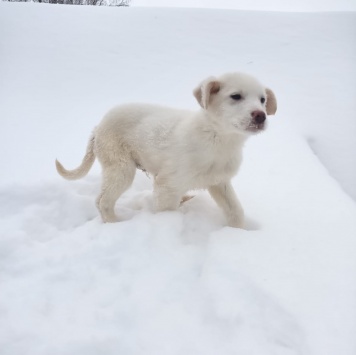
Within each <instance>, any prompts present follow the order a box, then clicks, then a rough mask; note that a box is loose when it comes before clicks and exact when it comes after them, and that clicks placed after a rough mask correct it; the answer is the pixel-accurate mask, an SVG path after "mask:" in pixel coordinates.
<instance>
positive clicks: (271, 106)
mask: <svg viewBox="0 0 356 355" xmlns="http://www.w3.org/2000/svg"><path fill="white" fill-rule="evenodd" d="M266 95H267V100H266V112H267V115H274V114H275V113H276V111H277V99H276V96H275V95H274V92H273V91H272V90H271V89H269V88H266Z"/></svg>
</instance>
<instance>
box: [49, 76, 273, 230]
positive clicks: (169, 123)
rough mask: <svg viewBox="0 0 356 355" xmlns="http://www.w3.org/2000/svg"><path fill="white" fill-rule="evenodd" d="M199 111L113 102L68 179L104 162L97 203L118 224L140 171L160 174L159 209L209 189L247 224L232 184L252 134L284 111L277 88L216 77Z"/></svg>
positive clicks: (205, 86) (233, 219)
mask: <svg viewBox="0 0 356 355" xmlns="http://www.w3.org/2000/svg"><path fill="white" fill-rule="evenodd" d="M194 96H195V97H196V99H197V101H198V102H199V104H200V106H201V110H200V111H198V112H191V111H185V110H177V109H172V108H165V107H159V106H153V105H147V104H128V105H122V106H118V107H115V108H113V109H112V110H111V111H109V112H108V113H107V114H106V115H105V117H104V118H103V120H102V122H101V123H100V124H99V125H98V126H97V127H96V128H95V130H94V132H93V134H92V136H91V138H90V140H89V143H88V147H87V152H86V154H85V157H84V158H83V161H82V164H81V165H80V166H79V167H78V168H77V169H75V170H66V169H65V168H64V167H63V166H62V165H61V164H60V163H59V162H58V161H56V166H57V171H58V173H59V174H60V175H61V176H63V177H64V178H66V179H69V180H71V179H79V178H81V177H83V176H84V175H86V174H87V173H88V171H89V169H90V168H91V166H92V165H93V162H94V160H95V157H97V158H98V160H99V161H100V163H101V166H102V175H103V181H102V188H101V193H100V195H99V197H98V198H97V207H98V209H99V211H100V214H101V217H102V219H103V221H104V222H116V221H118V218H117V216H116V215H115V212H114V206H115V202H116V200H117V199H118V198H119V197H120V195H121V194H122V193H123V192H124V191H125V190H127V189H128V188H129V186H130V185H131V184H132V181H133V179H134V176H135V172H136V169H137V168H138V169H141V170H144V171H146V172H148V173H149V174H151V175H152V176H153V177H154V197H155V207H156V210H157V211H163V210H175V209H177V208H178V207H179V204H180V201H181V199H182V197H183V196H184V194H185V193H186V192H187V191H189V190H192V189H208V191H209V193H210V194H211V196H212V197H213V199H214V200H215V201H216V203H217V204H218V205H219V206H220V207H221V208H222V209H223V211H224V213H225V216H226V218H227V222H228V225H229V226H231V227H239V228H242V227H243V225H244V213H243V209H242V207H241V205H240V203H239V201H238V199H237V197H236V195H235V192H234V190H233V187H232V185H231V182H230V181H231V178H232V177H233V176H234V175H235V174H236V173H237V170H238V168H239V166H240V164H241V159H242V146H243V144H244V142H245V140H246V138H247V137H248V136H250V135H252V134H255V133H258V132H260V131H262V130H264V129H265V127H266V122H265V120H266V114H267V115H273V114H274V113H275V112H276V109H277V103H276V98H275V96H274V94H273V92H272V91H271V90H270V89H267V88H265V87H264V86H262V85H261V84H260V83H259V82H258V81H257V80H256V79H254V78H252V77H250V76H248V75H246V74H241V73H230V74H225V75H223V76H221V77H219V78H208V79H206V80H205V81H203V82H202V83H201V84H200V85H199V86H198V87H197V88H196V89H195V90H194Z"/></svg>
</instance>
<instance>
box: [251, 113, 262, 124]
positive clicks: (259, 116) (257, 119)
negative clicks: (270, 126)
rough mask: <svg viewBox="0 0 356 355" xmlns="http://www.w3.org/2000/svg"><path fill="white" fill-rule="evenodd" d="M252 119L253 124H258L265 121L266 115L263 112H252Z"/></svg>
mask: <svg viewBox="0 0 356 355" xmlns="http://www.w3.org/2000/svg"><path fill="white" fill-rule="evenodd" d="M251 116H252V119H253V121H254V123H256V124H260V123H263V122H264V121H266V114H265V113H264V112H263V111H253V112H251Z"/></svg>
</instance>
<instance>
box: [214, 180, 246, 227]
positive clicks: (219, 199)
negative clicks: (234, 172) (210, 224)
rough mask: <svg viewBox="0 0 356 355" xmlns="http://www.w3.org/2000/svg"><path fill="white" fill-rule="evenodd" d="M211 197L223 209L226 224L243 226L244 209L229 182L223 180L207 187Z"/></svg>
mask: <svg viewBox="0 0 356 355" xmlns="http://www.w3.org/2000/svg"><path fill="white" fill-rule="evenodd" d="M208 190H209V193H210V195H211V197H212V198H213V199H214V200H215V202H216V203H217V204H218V205H219V206H220V207H221V208H222V209H223V211H224V214H225V216H226V219H227V222H228V225H229V226H230V227H235V228H243V226H244V211H243V209H242V207H241V204H240V202H239V200H238V199H237V196H236V193H235V191H234V189H233V187H232V185H231V182H230V181H228V182H223V183H220V184H218V185H214V186H210V187H209V188H208Z"/></svg>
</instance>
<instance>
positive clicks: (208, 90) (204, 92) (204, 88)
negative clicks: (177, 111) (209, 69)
mask: <svg viewBox="0 0 356 355" xmlns="http://www.w3.org/2000/svg"><path fill="white" fill-rule="evenodd" d="M219 90H220V83H219V82H218V81H217V80H216V79H215V78H213V77H211V78H208V79H206V80H204V81H203V82H202V83H201V84H200V85H199V86H198V87H197V88H196V89H195V90H194V91H193V94H194V96H195V98H196V99H197V101H198V102H199V105H200V106H201V107H202V108H203V109H205V110H206V109H207V108H208V105H209V102H210V99H211V96H212V95H214V94H216V93H217V92H219Z"/></svg>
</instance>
